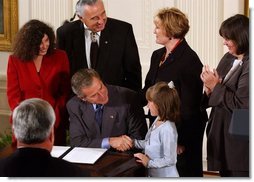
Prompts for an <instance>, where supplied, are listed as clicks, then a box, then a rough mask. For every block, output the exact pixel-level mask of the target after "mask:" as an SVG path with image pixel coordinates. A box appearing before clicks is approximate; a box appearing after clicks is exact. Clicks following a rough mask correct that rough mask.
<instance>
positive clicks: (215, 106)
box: [206, 53, 250, 171]
mask: <svg viewBox="0 0 254 182" xmlns="http://www.w3.org/2000/svg"><path fill="white" fill-rule="evenodd" d="M235 59H236V58H235V57H234V56H232V55H231V54H229V53H227V54H225V55H224V57H223V58H222V59H221V61H220V63H219V65H218V67H217V71H218V73H219V75H220V76H221V77H222V78H224V77H225V76H226V74H227V73H228V71H229V70H230V68H231V66H232V64H233V62H234V60H235ZM249 84H250V83H249V55H246V56H245V57H244V59H243V64H242V65H241V66H239V67H238V68H237V69H236V71H235V72H234V73H233V74H232V75H231V76H230V77H229V79H227V80H223V82H222V84H217V85H216V86H215V88H214V90H213V92H212V94H211V95H210V97H209V98H208V97H206V99H207V101H208V103H207V105H208V106H209V107H212V111H211V114H210V117H209V122H208V126H207V159H208V169H209V170H214V171H219V170H221V169H223V170H231V171H249V141H247V140H242V139H241V138H237V137H234V136H233V135H231V134H230V133H229V126H230V123H231V118H232V114H233V110H234V109H249Z"/></svg>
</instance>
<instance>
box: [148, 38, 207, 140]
mask: <svg viewBox="0 0 254 182" xmlns="http://www.w3.org/2000/svg"><path fill="white" fill-rule="evenodd" d="M165 52H166V49H165V47H163V48H160V49H158V50H156V51H154V52H153V54H152V57H151V63H150V69H149V71H148V73H147V76H146V79H145V87H144V88H143V104H146V102H145V97H144V95H145V92H146V91H147V89H148V88H149V87H150V86H152V85H154V84H155V83H157V82H159V81H165V82H170V81H173V82H174V84H175V87H176V90H177V91H178V94H179V97H180V100H181V127H179V125H178V143H179V144H183V145H186V144H188V142H189V141H188V140H189V139H190V137H189V135H190V136H191V135H192V134H193V132H195V131H199V133H201V135H202V132H203V129H204V127H203V126H204V124H202V123H205V121H206V120H207V115H206V112H202V111H201V110H200V102H201V98H202V89H203V83H202V81H201V79H200V73H201V71H202V63H201V61H200V60H199V58H198V56H197V54H196V53H195V52H194V51H193V50H192V49H191V48H190V47H189V45H188V44H187V42H186V41H185V39H184V40H183V41H182V42H181V43H180V44H179V45H178V46H177V47H176V48H175V49H174V51H173V53H172V55H170V56H169V57H168V60H166V61H165V63H164V64H163V65H161V67H159V64H160V60H161V58H162V56H163V54H164V53H165ZM202 138H203V137H201V139H202Z"/></svg>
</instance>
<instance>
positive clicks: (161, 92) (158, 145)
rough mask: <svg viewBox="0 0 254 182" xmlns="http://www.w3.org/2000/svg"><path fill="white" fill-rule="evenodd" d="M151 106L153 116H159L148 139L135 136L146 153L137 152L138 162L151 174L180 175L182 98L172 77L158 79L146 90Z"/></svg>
mask: <svg viewBox="0 0 254 182" xmlns="http://www.w3.org/2000/svg"><path fill="white" fill-rule="evenodd" d="M146 99H147V101H148V105H147V106H148V108H149V109H150V112H151V114H152V116H157V118H156V120H155V122H154V123H153V124H152V126H151V127H150V129H149V130H148V132H147V134H146V137H145V140H136V139H134V145H135V147H136V148H139V149H144V153H145V154H142V153H136V154H134V156H135V157H136V158H137V162H140V163H142V164H143V165H144V166H145V167H147V168H148V176H150V177H179V174H178V171H177V169H176V161H177V159H176V158H177V153H176V148H177V136H178V135H177V130H176V126H175V122H176V121H177V120H179V113H180V99H179V97H178V94H177V91H176V89H175V88H174V84H173V82H172V81H171V82H170V83H169V84H167V83H166V82H158V83H157V84H155V85H154V86H152V87H150V88H149V89H148V90H147V92H146Z"/></svg>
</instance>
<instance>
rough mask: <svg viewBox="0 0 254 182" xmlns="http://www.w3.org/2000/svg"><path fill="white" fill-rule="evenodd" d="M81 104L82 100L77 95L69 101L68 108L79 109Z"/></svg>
mask: <svg viewBox="0 0 254 182" xmlns="http://www.w3.org/2000/svg"><path fill="white" fill-rule="evenodd" d="M80 104H81V100H80V98H78V97H77V96H76V95H75V96H73V97H72V98H71V99H70V100H68V102H67V104H66V106H67V108H70V107H78V106H79V105H80Z"/></svg>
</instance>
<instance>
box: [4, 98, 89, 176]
mask: <svg viewBox="0 0 254 182" xmlns="http://www.w3.org/2000/svg"><path fill="white" fill-rule="evenodd" d="M54 122H55V113H54V110H53V108H52V107H51V105H50V104H49V103H48V102H46V101H44V100H42V99H37V98H33V99H27V100H25V101H23V102H21V104H20V105H19V106H17V107H16V108H15V110H14V112H13V131H14V135H15V137H16V138H17V150H16V151H15V152H14V153H13V154H11V155H10V156H9V157H7V158H4V159H2V160H0V176H5V177H64V176H65V177H80V176H90V175H89V174H88V173H87V172H86V171H83V170H81V169H80V168H79V167H78V166H75V165H74V164H72V163H69V162H67V161H64V160H62V159H58V158H54V157H52V156H51V155H50V151H51V150H52V147H53V143H54Z"/></svg>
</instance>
